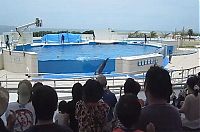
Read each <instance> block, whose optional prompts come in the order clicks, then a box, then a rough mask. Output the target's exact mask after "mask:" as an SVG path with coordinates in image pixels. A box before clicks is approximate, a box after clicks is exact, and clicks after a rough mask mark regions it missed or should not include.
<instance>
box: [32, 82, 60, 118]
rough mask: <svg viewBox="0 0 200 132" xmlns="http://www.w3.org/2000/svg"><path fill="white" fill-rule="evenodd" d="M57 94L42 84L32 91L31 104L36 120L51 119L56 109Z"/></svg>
mask: <svg viewBox="0 0 200 132" xmlns="http://www.w3.org/2000/svg"><path fill="white" fill-rule="evenodd" d="M57 103H58V96H57V93H56V91H55V90H54V89H53V88H52V87H50V86H47V85H43V86H41V87H40V88H37V90H36V91H35V92H34V94H33V96H32V104H33V107H34V109H35V114H36V117H37V119H38V120H42V121H47V120H52V119H53V115H54V112H55V111H56V110H57Z"/></svg>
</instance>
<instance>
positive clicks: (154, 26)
mask: <svg viewBox="0 0 200 132" xmlns="http://www.w3.org/2000/svg"><path fill="white" fill-rule="evenodd" d="M199 2H200V0H0V5H1V7H0V25H12V26H20V25H24V24H27V23H29V22H33V21H34V20H35V18H36V17H39V18H41V19H42V20H43V27H45V28H66V29H107V28H112V29H116V30H157V31H174V30H175V28H176V29H177V30H182V28H183V27H184V28H185V29H189V28H192V29H193V30H194V31H200V29H199V23H200V20H199V14H200V11H199V7H200V4H199ZM2 5H3V6H2Z"/></svg>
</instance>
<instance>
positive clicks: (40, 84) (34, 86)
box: [32, 82, 43, 93]
mask: <svg viewBox="0 0 200 132" xmlns="http://www.w3.org/2000/svg"><path fill="white" fill-rule="evenodd" d="M42 86H43V84H42V83H41V82H36V83H35V84H34V85H33V88H32V93H34V92H35V91H36V89H37V88H40V87H42Z"/></svg>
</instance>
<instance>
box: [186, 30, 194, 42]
mask: <svg viewBox="0 0 200 132" xmlns="http://www.w3.org/2000/svg"><path fill="white" fill-rule="evenodd" d="M187 33H188V35H189V41H190V39H191V36H192V35H193V34H194V33H193V30H192V29H188V31H187Z"/></svg>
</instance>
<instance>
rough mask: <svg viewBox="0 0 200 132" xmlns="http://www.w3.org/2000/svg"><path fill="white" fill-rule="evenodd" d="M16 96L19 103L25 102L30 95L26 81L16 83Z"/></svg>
mask: <svg viewBox="0 0 200 132" xmlns="http://www.w3.org/2000/svg"><path fill="white" fill-rule="evenodd" d="M17 93H18V97H19V103H20V104H27V103H28V102H29V100H30V97H31V89H30V88H29V87H28V86H27V84H26V83H20V84H19V85H18V92H17Z"/></svg>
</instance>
